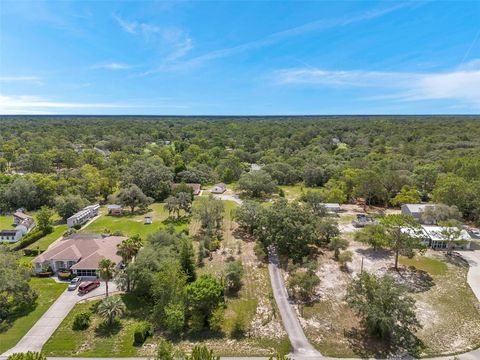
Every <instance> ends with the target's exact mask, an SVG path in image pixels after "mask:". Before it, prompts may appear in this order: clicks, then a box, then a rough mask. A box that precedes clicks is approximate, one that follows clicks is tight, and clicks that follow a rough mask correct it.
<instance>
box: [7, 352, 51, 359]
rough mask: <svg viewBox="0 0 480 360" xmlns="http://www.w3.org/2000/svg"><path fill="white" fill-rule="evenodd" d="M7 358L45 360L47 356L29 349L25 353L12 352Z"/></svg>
mask: <svg viewBox="0 0 480 360" xmlns="http://www.w3.org/2000/svg"><path fill="white" fill-rule="evenodd" d="M7 360H47V357H46V356H45V355H43V354H42V353H40V352H33V351H29V352H26V353H15V354H12V355H10V356H9V357H8V358H7Z"/></svg>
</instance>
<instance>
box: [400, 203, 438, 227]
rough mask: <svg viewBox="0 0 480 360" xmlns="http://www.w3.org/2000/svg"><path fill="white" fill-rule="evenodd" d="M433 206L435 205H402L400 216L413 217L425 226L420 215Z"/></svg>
mask: <svg viewBox="0 0 480 360" xmlns="http://www.w3.org/2000/svg"><path fill="white" fill-rule="evenodd" d="M435 206H436V204H403V205H402V207H401V210H402V214H405V215H411V216H413V217H414V218H415V220H417V221H418V222H419V223H420V224H427V222H425V221H424V220H423V219H422V214H423V213H424V212H425V210H426V209H427V208H429V207H435ZM427 225H432V224H427Z"/></svg>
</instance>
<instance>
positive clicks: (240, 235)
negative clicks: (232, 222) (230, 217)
mask: <svg viewBox="0 0 480 360" xmlns="http://www.w3.org/2000/svg"><path fill="white" fill-rule="evenodd" d="M232 235H233V236H234V237H235V238H237V239H240V240H242V241H245V242H254V241H255V237H254V236H253V235H250V234H249V233H247V232H246V231H245V230H242V229H240V228H236V229H235V230H233V232H232Z"/></svg>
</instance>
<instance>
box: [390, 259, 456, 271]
mask: <svg viewBox="0 0 480 360" xmlns="http://www.w3.org/2000/svg"><path fill="white" fill-rule="evenodd" d="M399 262H400V264H402V265H405V266H413V267H415V268H417V269H418V270H423V271H426V272H428V273H429V274H430V275H445V273H446V272H447V270H448V266H447V264H446V263H445V262H444V261H440V260H438V259H433V258H431V257H426V256H415V257H413V258H411V259H409V258H408V257H405V256H400V259H399Z"/></svg>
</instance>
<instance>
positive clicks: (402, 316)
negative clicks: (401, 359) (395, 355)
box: [346, 272, 421, 346]
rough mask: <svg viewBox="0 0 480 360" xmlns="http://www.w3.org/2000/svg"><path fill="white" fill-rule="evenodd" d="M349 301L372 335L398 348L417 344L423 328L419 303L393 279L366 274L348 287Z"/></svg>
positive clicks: (361, 275)
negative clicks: (418, 315) (418, 312)
mask: <svg viewBox="0 0 480 360" xmlns="http://www.w3.org/2000/svg"><path fill="white" fill-rule="evenodd" d="M346 300H347V302H348V304H349V305H350V307H351V308H352V309H353V310H354V311H355V312H356V313H357V315H358V316H360V317H361V319H362V322H363V325H364V326H365V329H366V330H367V331H368V332H369V333H370V334H372V335H375V336H378V337H379V338H380V339H382V340H385V341H389V342H390V343H392V344H395V345H404V346H411V345H413V344H414V343H415V341H416V338H415V335H414V332H415V331H417V330H418V329H419V328H420V327H421V326H420V323H419V322H418V320H417V317H416V315H415V300H414V299H413V298H412V297H411V296H409V295H408V294H407V293H406V291H405V289H404V288H402V287H400V286H399V285H397V284H395V281H394V280H393V279H392V278H391V277H390V276H388V275H385V276H383V277H377V276H375V275H372V274H369V273H367V272H363V273H362V274H360V276H359V277H358V278H357V279H355V280H353V281H352V283H351V285H350V286H349V287H348V290H347V296H346Z"/></svg>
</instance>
